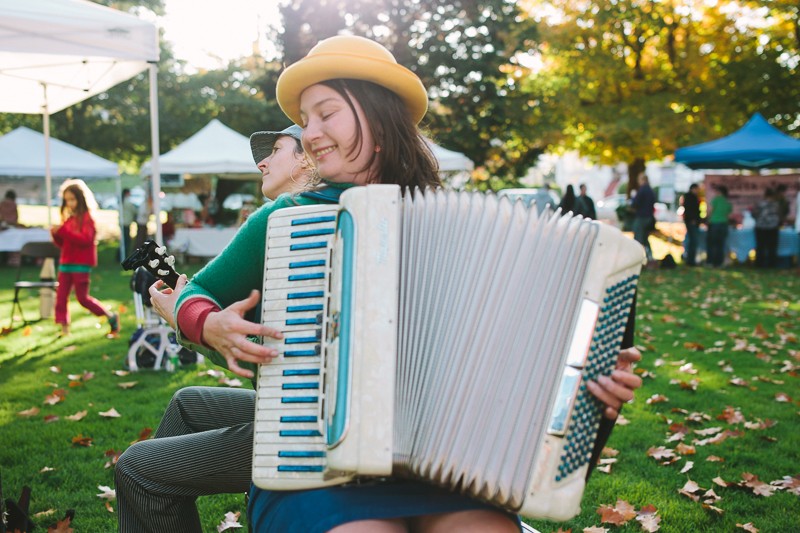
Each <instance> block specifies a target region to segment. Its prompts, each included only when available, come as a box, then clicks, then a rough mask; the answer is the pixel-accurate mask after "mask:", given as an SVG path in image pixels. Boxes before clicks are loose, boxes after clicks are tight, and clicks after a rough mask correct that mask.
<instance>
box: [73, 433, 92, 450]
mask: <svg viewBox="0 0 800 533" xmlns="http://www.w3.org/2000/svg"><path fill="white" fill-rule="evenodd" d="M72 445H73V446H86V447H87V448H88V447H90V446H91V445H92V438H91V437H84V436H83V435H80V434H79V435H78V436H77V437H72Z"/></svg>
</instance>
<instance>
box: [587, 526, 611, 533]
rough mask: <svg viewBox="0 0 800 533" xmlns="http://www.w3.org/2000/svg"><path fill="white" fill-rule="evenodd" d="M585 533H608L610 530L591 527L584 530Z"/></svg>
mask: <svg viewBox="0 0 800 533" xmlns="http://www.w3.org/2000/svg"><path fill="white" fill-rule="evenodd" d="M583 533H608V528H606V527H600V526H590V527H585V528H583Z"/></svg>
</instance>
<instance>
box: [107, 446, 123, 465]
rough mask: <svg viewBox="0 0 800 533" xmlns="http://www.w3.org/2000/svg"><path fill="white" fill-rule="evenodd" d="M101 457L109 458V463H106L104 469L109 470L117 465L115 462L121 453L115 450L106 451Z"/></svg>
mask: <svg viewBox="0 0 800 533" xmlns="http://www.w3.org/2000/svg"><path fill="white" fill-rule="evenodd" d="M103 455H105V456H106V457H110V458H111V460H110V461H107V462H106V464H105V467H104V468H111V467H113V466H114V465H115V464H117V461H119V456H120V455H122V452H118V451H116V450H106V451H105V453H103Z"/></svg>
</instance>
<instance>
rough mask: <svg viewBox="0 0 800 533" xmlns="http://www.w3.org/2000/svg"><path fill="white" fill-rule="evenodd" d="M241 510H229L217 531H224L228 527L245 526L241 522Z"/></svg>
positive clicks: (218, 532)
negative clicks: (233, 511)
mask: <svg viewBox="0 0 800 533" xmlns="http://www.w3.org/2000/svg"><path fill="white" fill-rule="evenodd" d="M239 514H240V513H239V512H238V511H237V512H235V513H232V512H227V513H225V518H223V519H222V522H220V524H219V525H218V526H217V533H222V532H223V531H226V530H228V529H238V528H240V527H243V526H242V524H240V523H239Z"/></svg>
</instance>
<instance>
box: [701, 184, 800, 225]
mask: <svg viewBox="0 0 800 533" xmlns="http://www.w3.org/2000/svg"><path fill="white" fill-rule="evenodd" d="M719 185H725V186H726V187H727V188H728V199H729V200H730V201H731V203H732V204H733V214H734V216H741V214H742V213H743V212H744V211H750V212H752V211H753V208H754V207H755V206H756V204H758V202H759V201H760V200H761V199H762V198H763V197H764V191H765V190H766V189H767V187H771V188H772V189H776V188H777V187H778V185H785V186H786V192H785V193H784V196H785V197H786V200H787V201H788V202H789V216H788V219H787V220H788V222H792V221H794V219H795V217H796V216H797V205H795V204H796V201H797V192H798V191H800V174H769V175H757V174H755V175H719V174H706V177H705V194H706V202H707V203H709V204H710V203H711V200H712V198H714V197H715V196H716V195H717V189H716V187H717V186H719Z"/></svg>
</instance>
